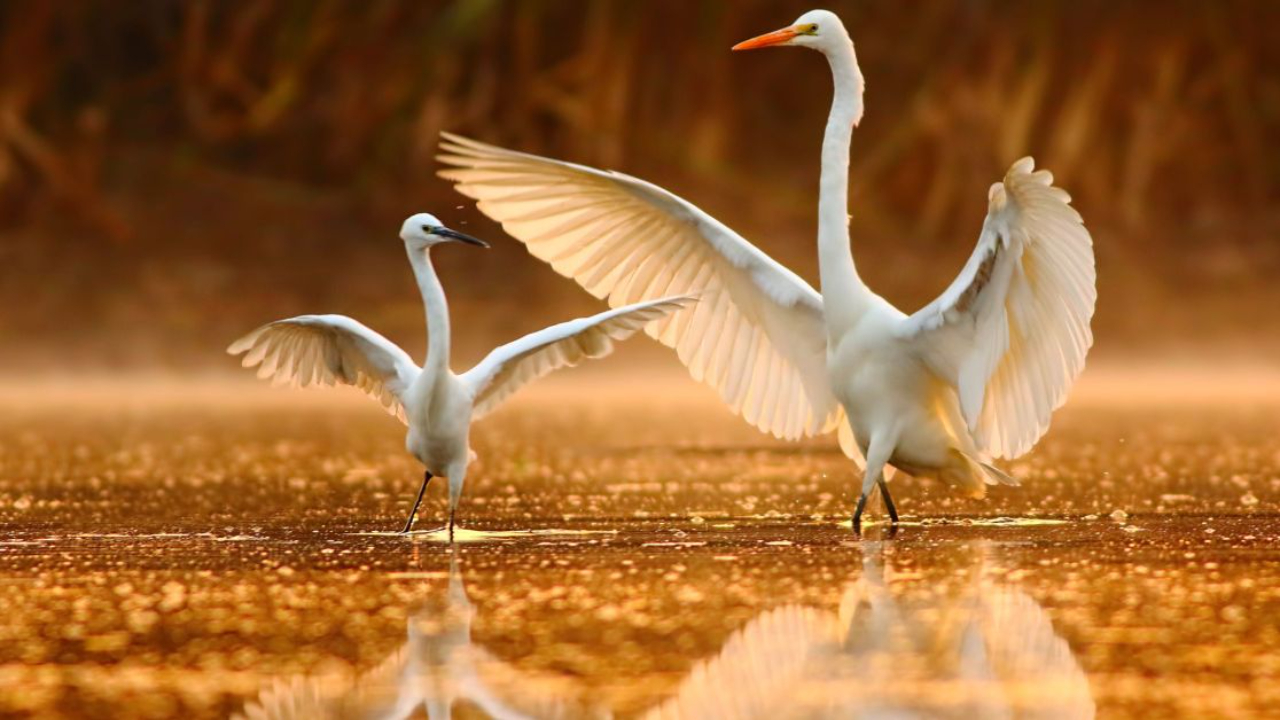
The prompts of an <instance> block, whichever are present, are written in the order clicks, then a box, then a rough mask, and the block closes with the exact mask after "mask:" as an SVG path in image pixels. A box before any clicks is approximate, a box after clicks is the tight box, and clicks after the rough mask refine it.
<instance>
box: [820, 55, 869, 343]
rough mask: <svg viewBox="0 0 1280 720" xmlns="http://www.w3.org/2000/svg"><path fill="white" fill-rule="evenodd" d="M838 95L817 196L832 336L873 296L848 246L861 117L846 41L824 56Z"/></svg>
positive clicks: (854, 63)
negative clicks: (852, 148) (853, 156)
mask: <svg viewBox="0 0 1280 720" xmlns="http://www.w3.org/2000/svg"><path fill="white" fill-rule="evenodd" d="M823 54H824V55H826V57H827V61H828V62H829V63H830V65H831V77H832V80H834V81H835V93H834V95H833V97H832V100H831V113H830V114H829V115H828V116H827V129H826V132H825V134H824V136H823V140H822V178H821V183H820V187H819V198H818V267H819V271H820V276H821V280H822V297H823V308H824V314H825V316H826V319H827V332H828V335H831V334H834V333H835V332H837V331H840V330H844V329H847V328H849V327H850V326H851V325H852V324H854V323H856V322H857V320H858V318H860V317H861V316H862V313H863V312H864V311H865V310H866V309H867V307H868V306H869V305H870V302H871V299H872V298H873V297H874V295H872V293H871V291H870V290H869V289H868V288H867V286H866V285H865V284H864V283H863V282H862V278H860V277H858V270H857V268H856V267H855V266H854V263H853V251H852V250H851V249H850V247H849V142H850V140H851V138H852V136H853V126H854V125H857V124H858V121H859V120H861V119H862V87H863V83H862V70H861V69H859V68H858V59H857V56H855V55H854V52H853V43H852V42H851V41H847V40H846V41H845V42H842V43H838V44H837V47H835V48H833V49H828V50H826V51H825V52H824V53H823Z"/></svg>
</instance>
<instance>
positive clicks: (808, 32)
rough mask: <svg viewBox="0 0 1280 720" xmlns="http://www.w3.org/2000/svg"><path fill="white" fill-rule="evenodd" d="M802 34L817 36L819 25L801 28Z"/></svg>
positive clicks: (811, 24)
mask: <svg viewBox="0 0 1280 720" xmlns="http://www.w3.org/2000/svg"><path fill="white" fill-rule="evenodd" d="M800 33H801V34H802V35H817V34H818V23H809V24H808V25H802V26H800Z"/></svg>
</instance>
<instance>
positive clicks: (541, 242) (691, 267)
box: [440, 134, 840, 439]
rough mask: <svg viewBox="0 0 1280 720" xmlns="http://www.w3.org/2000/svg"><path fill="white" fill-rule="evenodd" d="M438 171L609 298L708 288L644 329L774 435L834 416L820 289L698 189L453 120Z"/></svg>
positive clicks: (617, 300) (559, 266) (819, 425)
mask: <svg viewBox="0 0 1280 720" xmlns="http://www.w3.org/2000/svg"><path fill="white" fill-rule="evenodd" d="M443 137H444V142H443V143H442V145H441V148H442V149H443V151H444V153H445V154H444V155H442V156H441V157H440V160H441V161H442V162H444V163H447V164H449V165H454V166H456V167H455V168H451V169H448V170H443V171H441V173H440V175H441V176H442V177H444V178H447V179H449V180H453V181H454V182H456V183H457V184H458V191H459V192H461V193H462V194H464V195H466V196H468V197H471V198H474V199H476V200H477V201H478V203H477V206H478V207H479V208H480V210H481V211H482V212H484V213H485V214H486V215H488V216H489V217H491V218H493V219H494V220H496V221H498V222H499V223H502V227H503V228H504V229H505V230H506V231H507V232H508V233H510V234H511V235H512V236H513V237H515V238H516V239H518V240H520V241H521V242H523V243H525V245H527V246H528V248H529V252H530V253H532V254H533V255H534V256H535V257H537V258H539V259H541V260H544V261H546V262H547V263H549V264H550V265H551V267H553V268H554V269H555V270H556V272H558V273H560V274H561V275H564V276H566V277H570V278H573V279H574V280H576V281H577V282H578V284H579V285H581V286H582V287H584V288H586V289H587V290H588V291H589V292H590V293H592V294H593V295H595V296H596V297H599V298H607V299H608V302H609V304H610V305H611V306H613V307H619V306H621V305H626V304H628V303H634V302H638V301H643V300H652V299H655V298H659V297H663V296H666V295H672V294H679V295H688V294H693V295H702V296H703V297H705V300H704V301H703V302H700V303H698V304H697V305H696V306H694V307H689V308H685V309H683V310H680V311H677V312H675V313H672V314H671V316H670V317H669V318H667V319H665V320H663V321H662V322H658V323H654V324H652V325H650V326H649V327H648V328H647V329H646V331H647V332H648V333H649V334H650V335H651V336H653V337H654V338H656V339H657V340H659V341H660V342H662V343H663V344H664V345H667V346H668V347H672V348H674V349H675V350H676V353H677V354H678V355H679V357H680V361H681V362H683V363H684V364H685V366H686V367H688V368H689V372H690V374H692V375H693V377H694V379H695V380H699V381H702V382H705V383H707V384H708V385H710V386H712V387H714V388H715V389H716V391H717V392H719V394H720V397H721V398H722V399H723V400H724V401H725V402H726V403H728V405H729V407H730V408H732V409H733V411H734V412H735V413H738V414H740V415H742V416H743V417H744V418H745V419H746V420H747V422H749V423H751V424H752V425H754V426H755V427H757V428H759V429H761V430H763V431H765V432H769V433H772V434H774V435H775V436H777V437H782V438H788V439H796V438H799V437H801V436H804V435H813V434H815V433H819V432H825V431H827V430H831V429H833V428H834V426H835V425H836V423H837V422H838V421H839V418H840V416H839V404H838V403H837V402H836V400H835V397H834V396H833V395H832V393H831V389H830V387H829V384H828V381H827V370H826V347H827V345H826V330H825V327H824V325H823V318H822V297H821V296H819V295H818V293H817V292H815V291H814V289H813V288H812V287H810V286H809V284H808V283H806V282H805V281H804V280H801V279H800V278H799V277H798V276H797V275H796V274H795V273H792V272H791V271H790V270H788V269H787V268H785V267H783V266H782V265H779V264H778V263H776V262H774V261H773V259H771V258H770V257H769V256H768V255H765V254H764V253H763V252H761V251H760V250H759V249H757V248H756V247H755V246H754V245H752V244H751V243H749V242H747V241H746V240H744V239H743V238H742V237H741V236H739V235H738V234H737V233H735V232H733V231H732V230H730V229H729V228H727V227H725V226H724V225H722V224H721V223H720V222H719V221H717V220H716V219H715V218H713V217H711V216H710V215H708V214H706V213H705V212H703V211H701V210H699V209H698V208H697V207H694V206H693V205H692V204H691V203H689V202H686V201H685V200H683V199H681V198H679V197H677V196H675V195H673V194H671V193H669V192H667V191H666V190H663V189H662V188H660V187H658V186H656V185H653V184H651V183H647V182H645V181H643V180H639V179H637V178H633V177H630V176H628V175H623V174H621V173H616V172H606V171H602V170H596V169H593V168H589V167H584V166H582V165H574V164H571V163H566V162H561V161H558V160H550V159H547V158H542V157H538V156H536V155H527V154H524V153H518V152H514V151H512V150H504V149H502V148H498V147H494V146H492V145H485V144H483V143H479V142H476V141H474V140H468V139H466V138H462V137H458V136H456V135H450V134H445V135H444V136H443Z"/></svg>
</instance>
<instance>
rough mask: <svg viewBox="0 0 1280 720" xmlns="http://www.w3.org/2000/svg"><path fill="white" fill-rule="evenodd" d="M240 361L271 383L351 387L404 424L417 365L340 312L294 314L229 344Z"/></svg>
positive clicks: (371, 331) (231, 351) (386, 340)
mask: <svg viewBox="0 0 1280 720" xmlns="http://www.w3.org/2000/svg"><path fill="white" fill-rule="evenodd" d="M227 352H228V353H230V354H232V355H239V354H241V353H245V356H244V359H243V360H242V361H241V364H242V365H244V366H245V367H253V366H255V365H257V366H258V377H260V378H263V379H266V378H271V379H272V382H273V383H275V384H287V385H297V386H301V387H306V386H308V385H311V384H314V383H323V384H325V385H334V384H337V383H342V384H345V385H354V386H356V387H358V388H360V389H361V390H363V391H364V392H365V394H367V395H369V396H371V397H373V398H374V399H376V400H377V401H378V402H380V403H381V404H382V406H383V407H384V408H386V410H387V412H389V413H391V414H392V415H395V416H396V417H398V418H400V420H401V422H406V419H405V414H404V400H403V398H404V393H405V391H406V390H407V389H408V388H409V385H411V384H412V383H413V380H414V378H416V377H417V376H418V373H419V372H421V369H420V368H419V367H418V366H417V365H415V364H414V362H413V360H411V359H410V358H409V356H408V354H406V353H405V351H404V350H401V349H400V348H399V347H398V346H397V345H396V344H395V343H393V342H391V341H390V340H388V339H386V338H385V337H383V336H381V335H379V334H378V333H376V332H374V331H373V330H370V329H369V328H367V327H365V326H364V325H362V324H360V323H359V322H356V321H355V320H352V319H351V318H349V317H346V316H345V315H299V316H298V317H294V318H289V319H288V320H277V321H275V322H273V323H267V324H266V325H263V326H262V327H260V328H258V329H257V330H254V331H253V332H251V333H249V334H248V335H245V336H244V337H242V338H240V339H239V340H237V341H235V342H234V343H231V346H230V347H228V348H227Z"/></svg>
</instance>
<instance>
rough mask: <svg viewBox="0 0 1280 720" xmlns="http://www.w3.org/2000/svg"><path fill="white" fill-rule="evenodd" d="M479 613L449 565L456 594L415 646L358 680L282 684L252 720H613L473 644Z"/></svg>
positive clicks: (413, 624) (434, 607)
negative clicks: (416, 719) (462, 719)
mask: <svg viewBox="0 0 1280 720" xmlns="http://www.w3.org/2000/svg"><path fill="white" fill-rule="evenodd" d="M474 617H475V606H473V605H472V604H471V601H470V599H468V597H467V590H466V587H465V585H463V582H462V576H461V574H460V573H459V572H458V561H457V556H456V555H453V556H451V558H450V561H449V589H448V592H447V593H445V594H444V595H443V597H439V598H436V601H435V602H429V603H427V605H426V606H424V607H423V608H422V609H421V610H419V611H418V612H417V613H415V614H414V615H413V617H411V618H410V620H409V624H408V639H407V640H406V641H405V643H404V645H403V646H401V648H400V649H399V650H397V651H396V652H394V653H392V654H391V655H390V656H389V657H388V658H387V659H386V660H384V661H383V662H382V663H381V664H379V665H378V666H377V667H375V668H374V669H373V670H370V671H369V672H367V673H365V674H363V675H360V676H359V677H356V678H354V679H352V678H349V677H346V678H341V677H340V678H325V677H308V678H294V679H293V680H291V681H281V682H278V683H276V684H275V685H273V686H272V687H270V688H268V689H266V690H264V691H263V692H262V693H261V694H260V695H259V696H258V699H257V701H253V702H250V703H248V704H247V705H246V706H245V709H244V711H243V713H242V714H241V715H240V716H239V717H241V718H244V719H245V720H268V719H272V720H274V719H280V720H283V719H284V718H298V719H302V718H324V719H326V720H329V719H334V720H336V719H338V718H342V719H343V720H346V719H347V718H351V719H355V718H408V717H413V716H420V715H419V711H420V710H425V711H426V715H427V717H428V718H430V719H431V720H437V718H449V717H452V716H453V713H454V712H455V710H456V711H458V712H460V713H466V714H465V716H466V717H474V716H479V717H492V718H565V719H567V718H590V717H607V716H608V713H606V712H602V711H601V710H599V709H598V708H595V707H593V706H592V705H590V704H589V703H588V702H587V699H586V693H585V688H584V687H583V686H582V685H581V684H580V683H578V682H576V681H574V680H572V679H570V678H567V677H563V676H558V675H552V674H550V673H540V672H529V671H525V670H520V669H518V668H515V667H513V666H512V665H510V664H509V663H506V662H504V661H502V660H500V659H498V658H496V657H494V656H493V655H491V654H490V653H488V652H487V651H486V650H485V649H484V648H481V647H478V646H476V645H474V644H473V643H472V642H471V621H472V619H473V618H474Z"/></svg>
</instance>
